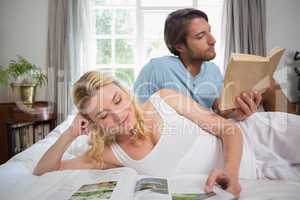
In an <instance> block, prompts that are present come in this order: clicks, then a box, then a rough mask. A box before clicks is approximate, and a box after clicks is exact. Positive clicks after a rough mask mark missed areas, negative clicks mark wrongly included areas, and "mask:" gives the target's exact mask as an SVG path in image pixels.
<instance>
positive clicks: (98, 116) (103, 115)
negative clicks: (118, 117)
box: [96, 111, 108, 120]
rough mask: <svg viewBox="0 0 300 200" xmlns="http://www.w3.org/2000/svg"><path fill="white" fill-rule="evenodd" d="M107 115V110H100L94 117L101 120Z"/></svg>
mask: <svg viewBox="0 0 300 200" xmlns="http://www.w3.org/2000/svg"><path fill="white" fill-rule="evenodd" d="M107 115H108V112H107V111H102V112H101V113H98V114H97V116H96V117H97V119H101V120H103V119H105V118H106V117H107Z"/></svg>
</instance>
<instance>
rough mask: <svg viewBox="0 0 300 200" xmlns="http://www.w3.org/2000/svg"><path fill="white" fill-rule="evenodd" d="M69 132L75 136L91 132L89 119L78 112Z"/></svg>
mask: <svg viewBox="0 0 300 200" xmlns="http://www.w3.org/2000/svg"><path fill="white" fill-rule="evenodd" d="M67 132H68V133H69V134H70V135H71V136H72V137H74V138H76V137H78V136H80V135H87V134H88V133H89V121H88V120H87V119H85V118H84V117H83V116H82V115H80V114H77V115H76V117H75V118H74V120H73V122H72V124H71V126H70V127H69V128H68V131H67Z"/></svg>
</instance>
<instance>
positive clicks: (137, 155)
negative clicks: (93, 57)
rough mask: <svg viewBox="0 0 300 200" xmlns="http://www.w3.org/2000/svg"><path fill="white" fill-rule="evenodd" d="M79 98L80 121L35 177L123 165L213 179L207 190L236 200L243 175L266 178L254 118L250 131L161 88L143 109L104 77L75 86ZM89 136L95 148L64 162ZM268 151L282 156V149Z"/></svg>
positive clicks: (52, 150) (86, 77)
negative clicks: (220, 188)
mask: <svg viewBox="0 0 300 200" xmlns="http://www.w3.org/2000/svg"><path fill="white" fill-rule="evenodd" d="M73 99H74V103H75V105H76V107H77V108H78V110H79V113H78V115H77V116H76V118H75V119H74V121H73V123H72V125H71V126H70V128H69V129H68V130H67V131H65V132H64V133H63V134H62V135H61V136H60V138H59V139H58V140H57V141H56V143H55V144H54V145H53V146H52V147H51V148H50V149H49V150H48V151H47V152H46V153H45V154H44V155H43V157H42V158H41V160H40V161H39V163H38V164H37V166H36V167H35V169H34V174H36V175H41V174H43V173H46V172H49V171H54V170H63V169H109V168H114V167H122V166H126V167H131V168H134V169H135V170H136V171H137V172H139V173H141V174H148V175H156V176H170V175H172V174H178V173H202V174H209V173H210V174H209V177H208V180H207V186H206V188H205V190H206V191H210V190H211V189H212V187H213V185H214V184H215V183H219V184H221V185H222V186H223V187H224V188H225V189H226V190H227V191H229V192H231V193H233V194H235V195H239V193H240V191H241V187H240V184H239V177H242V178H252V179H256V178H261V177H262V176H261V173H259V172H262V170H259V166H258V164H257V163H259V162H258V160H257V159H256V157H257V155H258V156H259V155H260V154H259V153H257V152H256V150H257V148H253V145H256V146H257V147H261V146H262V145H263V144H261V145H260V144H254V143H251V142H248V141H249V140H250V139H249V137H248V136H249V135H251V134H253V135H258V134H256V133H255V132H258V131H255V128H253V127H251V131H252V133H249V135H248V133H247V132H250V131H247V130H245V129H247V123H250V122H249V121H248V122H247V120H246V121H245V122H240V123H245V125H241V124H235V123H233V122H231V121H228V120H226V119H224V118H221V117H220V116H218V115H216V114H215V113H213V112H211V111H210V110H207V109H205V108H202V107H200V106H199V105H198V104H197V103H196V102H194V101H193V100H192V99H190V98H189V97H186V96H184V95H182V94H180V93H177V92H175V91H172V90H168V89H163V90H160V91H159V92H157V93H156V94H154V95H153V96H152V97H151V98H150V99H149V101H147V102H145V103H144V104H143V105H139V104H137V102H136V101H135V99H134V97H133V96H131V95H130V93H129V92H128V91H127V90H126V89H125V88H124V87H122V86H121V85H120V84H119V83H118V82H117V81H116V80H115V79H114V78H112V77H110V76H108V75H107V74H103V73H100V72H97V71H91V72H87V73H86V74H84V75H83V76H82V77H81V78H80V79H79V80H78V81H77V82H76V83H75V85H74V91H73ZM289 117H291V118H293V120H294V118H295V117H294V116H289ZM297 120H299V118H297ZM295 124H296V123H295ZM252 125H253V124H251V126H252ZM297 128H298V129H299V128H300V127H299V125H298V127H294V129H295V131H296V130H297ZM243 129H244V130H243ZM242 130H243V134H242ZM293 131H294V130H293ZM295 131H294V132H295ZM271 132H272V131H271ZM275 132H276V131H273V132H272V133H270V134H273V135H274V134H275ZM87 133H89V135H90V145H91V147H90V149H89V150H88V151H87V152H86V153H85V154H83V155H82V156H79V157H77V158H74V159H71V160H62V156H63V153H64V152H65V151H66V150H67V148H68V147H69V145H70V144H71V143H72V142H73V141H74V140H75V139H76V138H77V137H78V136H79V135H81V134H87ZM276 134H277V133H276ZM290 134H292V133H290ZM299 138H300V137H299V136H298V137H297V139H298V141H299ZM294 142H295V141H294ZM296 142H297V141H296ZM269 150H270V152H272V153H273V154H274V155H275V157H276V156H277V154H276V153H274V152H275V151H276V149H274V148H273V149H272V148H270V149H269ZM293 150H294V149H292V150H291V151H293ZM262 151H264V150H262ZM242 155H243V156H242ZM279 157H280V156H279ZM276 158H277V157H276ZM280 159H281V157H280ZM280 159H278V160H275V161H276V163H277V164H278V163H283V162H285V161H286V160H289V159H290V160H291V159H293V158H290V157H289V158H288V159H286V160H284V159H282V160H280ZM296 159H298V158H296ZM299 160H300V159H299ZM299 160H298V161H299ZM273 161H274V160H273ZM281 161H283V162H281ZM260 162H261V160H260ZM266 163H267V162H266ZM213 169H215V170H213ZM284 169H286V168H284ZM287 177H288V178H289V177H293V175H291V176H289V175H287ZM275 178H282V177H275Z"/></svg>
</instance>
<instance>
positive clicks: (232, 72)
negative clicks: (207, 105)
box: [219, 48, 284, 111]
mask: <svg viewBox="0 0 300 200" xmlns="http://www.w3.org/2000/svg"><path fill="white" fill-rule="evenodd" d="M283 52H284V49H283V48H274V49H272V50H271V51H270V53H269V55H268V56H267V57H262V56H256V55H248V54H232V55H231V58H230V60H229V63H228V66H227V69H226V72H225V77H224V84H223V88H222V92H221V97H220V102H219V109H220V110H222V111H223V110H228V109H233V108H236V104H235V98H236V97H237V96H240V95H241V93H242V92H249V91H258V92H260V93H263V92H264V91H265V90H266V89H267V88H268V87H269V85H270V81H271V78H272V76H273V73H274V71H275V70H276V67H277V65H278V63H279V61H280V58H281V56H282V54H283Z"/></svg>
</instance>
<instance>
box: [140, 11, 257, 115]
mask: <svg viewBox="0 0 300 200" xmlns="http://www.w3.org/2000/svg"><path fill="white" fill-rule="evenodd" d="M164 32H165V33H164V37H165V42H166V45H167V47H168V48H169V50H170V52H171V53H173V54H174V55H175V56H164V57H160V58H155V59H152V60H151V61H150V62H149V63H148V64H146V65H145V66H144V67H143V69H142V70H141V72H140V74H139V76H138V78H137V80H136V82H135V84H134V92H135V94H136V96H137V98H138V99H139V101H140V102H141V103H143V102H145V101H146V100H148V98H149V97H150V96H151V95H152V94H153V93H155V92H156V91H158V90H159V89H161V88H169V89H175V90H177V91H179V92H182V93H183V94H185V95H188V96H190V97H192V98H193V99H194V100H195V101H196V102H198V103H199V104H200V105H202V106H205V107H208V108H213V109H214V110H215V111H217V112H218V111H219V109H218V100H217V98H218V97H219V95H220V90H221V88H222V84H223V76H222V74H221V72H220V71H219V67H218V66H217V65H215V64H214V63H212V62H210V60H212V59H214V58H215V56H216V52H215V49H214V45H215V42H216V40H215V38H214V37H213V35H212V34H211V27H210V25H209V23H208V18H207V15H206V14H205V13H204V12H202V11H200V10H196V9H192V8H187V9H180V10H177V11H174V12H172V13H171V14H169V16H168V18H167V19H166V22H165V31H164ZM261 99H262V96H261V94H259V93H257V92H255V91H249V92H245V93H242V94H241V96H239V97H237V98H236V103H237V105H238V107H239V108H237V109H233V110H230V111H226V112H218V113H219V114H221V115H222V116H224V117H228V116H231V117H233V118H235V119H236V120H244V119H245V118H247V117H248V116H250V115H251V114H253V113H255V112H256V111H257V109H258V106H259V104H260V102H261Z"/></svg>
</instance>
